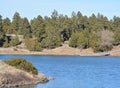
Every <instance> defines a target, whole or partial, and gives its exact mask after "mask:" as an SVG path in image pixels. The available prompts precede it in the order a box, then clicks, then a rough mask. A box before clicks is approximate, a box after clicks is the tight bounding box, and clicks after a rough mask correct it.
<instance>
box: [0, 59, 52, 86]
mask: <svg viewBox="0 0 120 88" xmlns="http://www.w3.org/2000/svg"><path fill="white" fill-rule="evenodd" d="M51 79H52V78H49V77H46V76H45V75H43V74H38V75H33V74H31V73H28V72H25V71H23V70H19V69H16V68H15V67H12V66H9V65H7V64H5V63H4V62H3V61H0V88H13V87H16V88H18V87H19V86H23V85H35V84H38V83H46V82H48V81H49V80H51Z"/></svg>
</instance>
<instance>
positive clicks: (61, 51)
mask: <svg viewBox="0 0 120 88" xmlns="http://www.w3.org/2000/svg"><path fill="white" fill-rule="evenodd" d="M108 53H109V54H110V56H120V47H118V46H117V47H114V48H113V49H112V51H109V52H108ZM0 54H22V55H26V54H27V55H80V56H101V55H103V54H101V53H94V52H93V50H92V49H91V48H88V49H77V48H71V47H69V46H65V45H64V46H61V47H58V48H55V49H44V50H43V51H42V52H33V51H32V52H31V51H29V50H27V49H20V48H15V47H11V48H0Z"/></svg>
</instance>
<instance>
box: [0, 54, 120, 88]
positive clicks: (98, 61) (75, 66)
mask: <svg viewBox="0 0 120 88" xmlns="http://www.w3.org/2000/svg"><path fill="white" fill-rule="evenodd" d="M12 57H21V58H26V59H27V60H28V61H30V62H32V63H33V65H34V66H35V67H36V68H37V69H38V70H39V72H42V73H43V74H45V75H47V76H50V77H53V78H55V79H54V80H52V81H50V82H48V83H46V84H38V85H36V86H34V87H32V88H120V57H82V56H30V55H29V56H27V55H0V59H8V58H12ZM25 88H27V87H25ZM28 88H29V87H28Z"/></svg>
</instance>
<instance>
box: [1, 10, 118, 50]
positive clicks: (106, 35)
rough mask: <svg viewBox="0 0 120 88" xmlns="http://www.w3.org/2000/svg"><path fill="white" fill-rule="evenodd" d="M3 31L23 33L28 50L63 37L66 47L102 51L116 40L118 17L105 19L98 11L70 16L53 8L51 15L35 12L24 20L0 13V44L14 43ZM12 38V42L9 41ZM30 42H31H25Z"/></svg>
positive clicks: (53, 43) (56, 43)
mask: <svg viewBox="0 0 120 88" xmlns="http://www.w3.org/2000/svg"><path fill="white" fill-rule="evenodd" d="M5 34H16V35H23V36H24V38H25V40H26V41H25V43H26V46H27V48H28V49H29V50H32V51H41V50H42V48H49V49H52V48H56V47H59V46H61V45H62V43H64V41H69V46H70V47H74V48H80V49H81V48H82V49H85V48H89V47H91V48H92V49H93V50H94V51H95V52H99V51H101V52H103V51H108V50H111V49H112V47H113V46H114V45H119V44H120V35H119V34H120V17H116V16H114V17H113V19H108V18H107V17H106V16H104V15H102V14H100V13H98V14H97V15H95V14H92V15H91V16H90V17H87V16H84V15H82V13H81V12H80V11H78V12H77V13H75V12H72V14H71V17H68V16H67V15H62V14H58V12H57V11H56V10H54V11H53V12H52V14H51V17H48V16H45V17H42V16H40V15H38V16H37V17H36V18H34V19H31V20H28V19H27V17H24V18H22V17H21V16H20V14H19V13H18V12H16V13H15V14H14V16H13V19H12V20H10V19H9V18H8V17H7V18H5V19H2V16H0V46H1V47H4V46H5V47H6V46H7V47H9V46H14V45H17V44H18V43H14V41H13V39H10V38H8V37H7V36H6V35H5ZM12 42H13V43H14V44H11V43H12ZM17 42H18V41H17ZM30 42H31V45H28V44H29V43H30ZM37 47H38V48H39V49H38V48H37Z"/></svg>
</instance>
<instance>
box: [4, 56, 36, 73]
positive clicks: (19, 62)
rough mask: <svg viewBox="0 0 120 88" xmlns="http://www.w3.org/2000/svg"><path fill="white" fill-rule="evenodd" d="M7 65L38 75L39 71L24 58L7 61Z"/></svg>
mask: <svg viewBox="0 0 120 88" xmlns="http://www.w3.org/2000/svg"><path fill="white" fill-rule="evenodd" d="M5 63H7V64H8V65H11V66H14V67H16V68H17V69H21V70H24V71H26V72H31V73H32V74H35V75H38V71H37V69H36V68H35V67H34V66H33V65H32V63H30V62H28V61H26V60H25V59H23V58H12V59H10V60H6V61H5Z"/></svg>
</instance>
